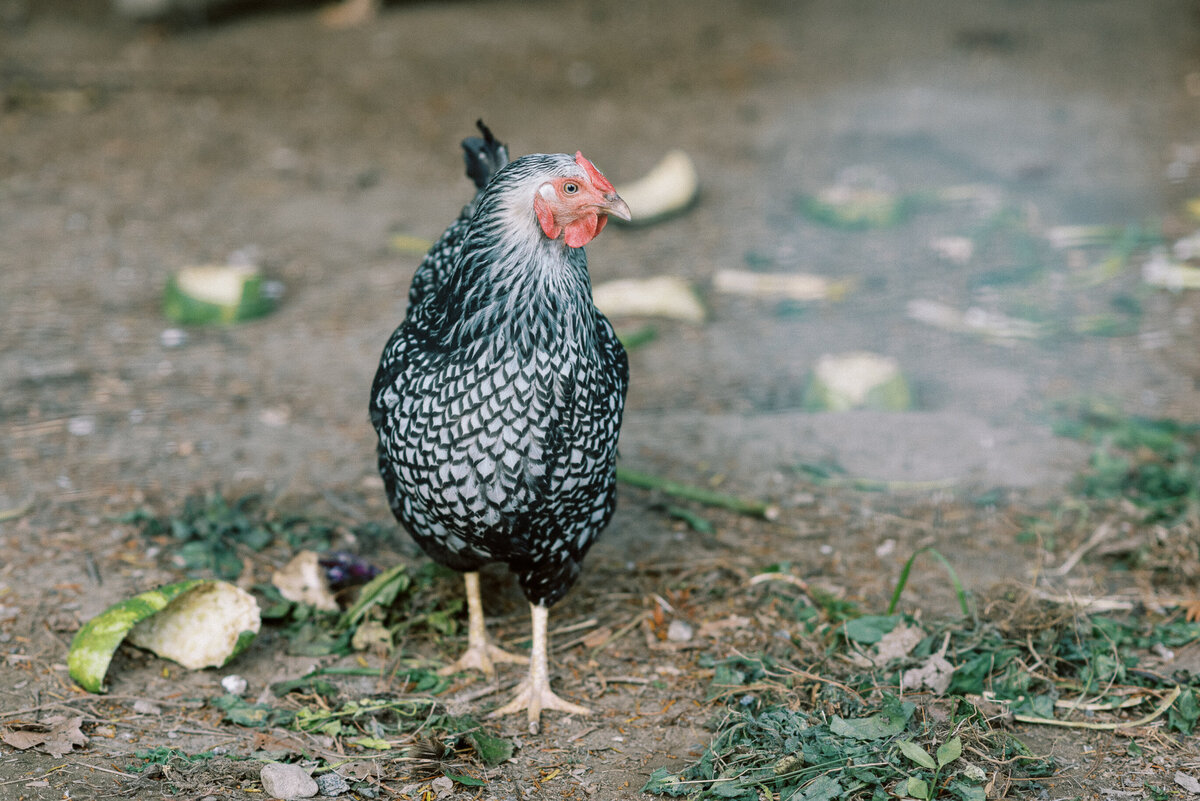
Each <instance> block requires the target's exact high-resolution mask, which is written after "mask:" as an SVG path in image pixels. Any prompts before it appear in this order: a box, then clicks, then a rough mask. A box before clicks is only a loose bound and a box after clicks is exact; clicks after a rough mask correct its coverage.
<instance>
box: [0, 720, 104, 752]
mask: <svg viewBox="0 0 1200 801" xmlns="http://www.w3.org/2000/svg"><path fill="white" fill-rule="evenodd" d="M82 723H83V716H82V715H76V716H75V717H70V718H69V717H66V716H65V715H55V716H54V717H49V718H46V719H45V720H44V721H41V722H39V723H37V724H34V726H32V727H30V728H28V729H19V730H16V731H6V732H4V734H3V735H0V740H3V741H4V742H5V743H7V744H8V745H10V746H12V747H13V748H16V749H17V750H19V751H26V750H28V749H30V748H37V749H38V750H39V751H45V752H46V753H47V754H50V756H53V757H61V756H65V755H66V754H69V753H71V751H73V750H75V746H80V747H83V746H85V745H87V736H86V735H85V734H84V733H83V731H82V730H80V728H79V727H80V725H81V724H82ZM36 729H43V730H44V731H37V730H36Z"/></svg>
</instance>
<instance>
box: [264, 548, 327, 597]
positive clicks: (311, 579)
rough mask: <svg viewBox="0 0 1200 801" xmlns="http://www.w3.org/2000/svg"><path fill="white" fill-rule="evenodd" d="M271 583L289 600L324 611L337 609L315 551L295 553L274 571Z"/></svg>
mask: <svg viewBox="0 0 1200 801" xmlns="http://www.w3.org/2000/svg"><path fill="white" fill-rule="evenodd" d="M271 583H272V584H274V585H275V588H276V589H277V590H279V594H280V595H282V596H283V597H284V598H287V599H288V600H289V601H296V602H298V603H302V604H308V605H309V606H312V607H315V608H317V609H321V610H324V611H326V612H336V611H337V610H338V603H337V599H336V598H334V597H333V593H332V592H331V591H330V589H329V581H328V580H327V579H326V578H325V571H324V570H323V569H322V568H321V563H320V557H319V556H318V555H317V553H316V552H315V551H301V552H300V553H298V554H296V556H295V557H294V558H293V559H292V561H290V562H288V563H287V564H286V565H284V566H283V568H282V569H280V570H276V571H275V573H274V575H272V576H271Z"/></svg>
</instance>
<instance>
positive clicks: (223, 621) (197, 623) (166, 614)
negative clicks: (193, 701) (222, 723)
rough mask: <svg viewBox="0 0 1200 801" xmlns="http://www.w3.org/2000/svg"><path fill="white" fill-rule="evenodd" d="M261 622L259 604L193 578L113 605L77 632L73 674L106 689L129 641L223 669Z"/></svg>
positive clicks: (70, 660)
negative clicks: (106, 680)
mask: <svg viewBox="0 0 1200 801" xmlns="http://www.w3.org/2000/svg"><path fill="white" fill-rule="evenodd" d="M260 626H261V619H260V616H259V610H258V602H257V601H255V600H254V597H253V596H252V595H250V594H249V593H247V592H245V591H244V590H240V589H238V588H237V587H235V586H233V585H232V584H228V583H226V582H223V581H208V580H204V579H191V580H188V581H180V582H178V583H175V584H168V585H166V586H164V587H159V588H158V589H155V590H149V591H148V592H143V593H141V594H140V595H136V596H134V597H133V598H128V599H126V600H124V601H121V602H120V603H117V604H114V605H113V606H110V607H109V608H108V609H106V610H105V611H103V612H101V613H100V614H99V615H97V616H96V617H94V618H92V619H91V620H89V621H88V622H87V623H85V624H84V625H83V627H82V628H80V629H79V631H78V632H77V633H76V634H75V638H74V639H73V640H72V641H71V648H70V651H69V652H68V654H67V669H68V671H69V672H70V675H71V678H72V679H74V680H75V681H76V682H77V683H78V684H79V686H80V687H83V688H84V689H85V690H87V691H89V692H94V693H98V692H103V691H104V674H105V673H107V672H108V665H109V663H110V662H111V661H112V656H113V653H114V652H115V651H116V650H117V647H118V646H119V645H120V644H121V643H122V642H123V641H124V640H126V639H129V641H130V643H131V644H133V645H137V646H139V647H142V648H146V649H148V650H150V651H153V652H154V653H156V654H158V655H159V656H162V657H165V658H167V659H172V660H174V661H176V662H178V663H179V664H181V665H183V666H184V667H189V668H202V667H219V666H221V665H224V664H226V663H227V662H229V660H230V659H232V658H233V657H234V656H236V655H237V654H238V653H240V652H241V651H242V650H243V649H244V648H245V647H246V646H247V645H249V644H250V642H251V641H252V640H253V639H254V637H255V635H256V634H257V633H258V630H259V627H260Z"/></svg>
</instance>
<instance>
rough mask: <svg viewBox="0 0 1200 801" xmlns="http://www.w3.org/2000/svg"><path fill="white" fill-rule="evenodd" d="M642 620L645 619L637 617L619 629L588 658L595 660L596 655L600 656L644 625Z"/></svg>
mask: <svg viewBox="0 0 1200 801" xmlns="http://www.w3.org/2000/svg"><path fill="white" fill-rule="evenodd" d="M642 619H643V618H642V616H641V615H635V616H634V618H633V620H631V621H629V622H628V623H626V624H625V625H624V626H622V627H621V628H619V629H617V630H616V631H615V632H613V634H612V636H611V637H609V638H608V639H607V640H605V641H604V642H602V643H600V644H599V645H597V646H596V647H595V648H593V649H592V651H591V653H589V654H588V658H589V659H595V658H596V655H597V654H599V653H600V652H601V651H603V650H604V649H605V648H607V647H608V646H610V645H612V644H613V643H614V642H616V641H617V640H619V639H621V638H622V637H624V636H625V635H626V634H628V633H629V632H631V631H633V630H634V629H635V628H637V627H638V626H640V625H641V623H642Z"/></svg>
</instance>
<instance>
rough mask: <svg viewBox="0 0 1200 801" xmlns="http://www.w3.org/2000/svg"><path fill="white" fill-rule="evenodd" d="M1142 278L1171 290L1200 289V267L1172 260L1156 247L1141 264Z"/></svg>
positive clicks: (1148, 282) (1152, 284)
mask: <svg viewBox="0 0 1200 801" xmlns="http://www.w3.org/2000/svg"><path fill="white" fill-rule="evenodd" d="M1142 280H1143V281H1145V282H1146V283H1147V284H1150V285H1151V286H1159V287H1164V288H1166V289H1170V290H1171V291H1173V292H1179V291H1180V290H1184V289H1200V267H1193V266H1191V265H1188V264H1180V263H1179V262H1176V261H1173V260H1172V259H1171V257H1170V256H1168V255H1167V252H1166V251H1165V250H1162V249H1161V248H1156V249H1155V251H1154V252H1153V253H1151V255H1150V258H1149V259H1147V260H1146V263H1145V264H1144V265H1143V266H1142Z"/></svg>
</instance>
